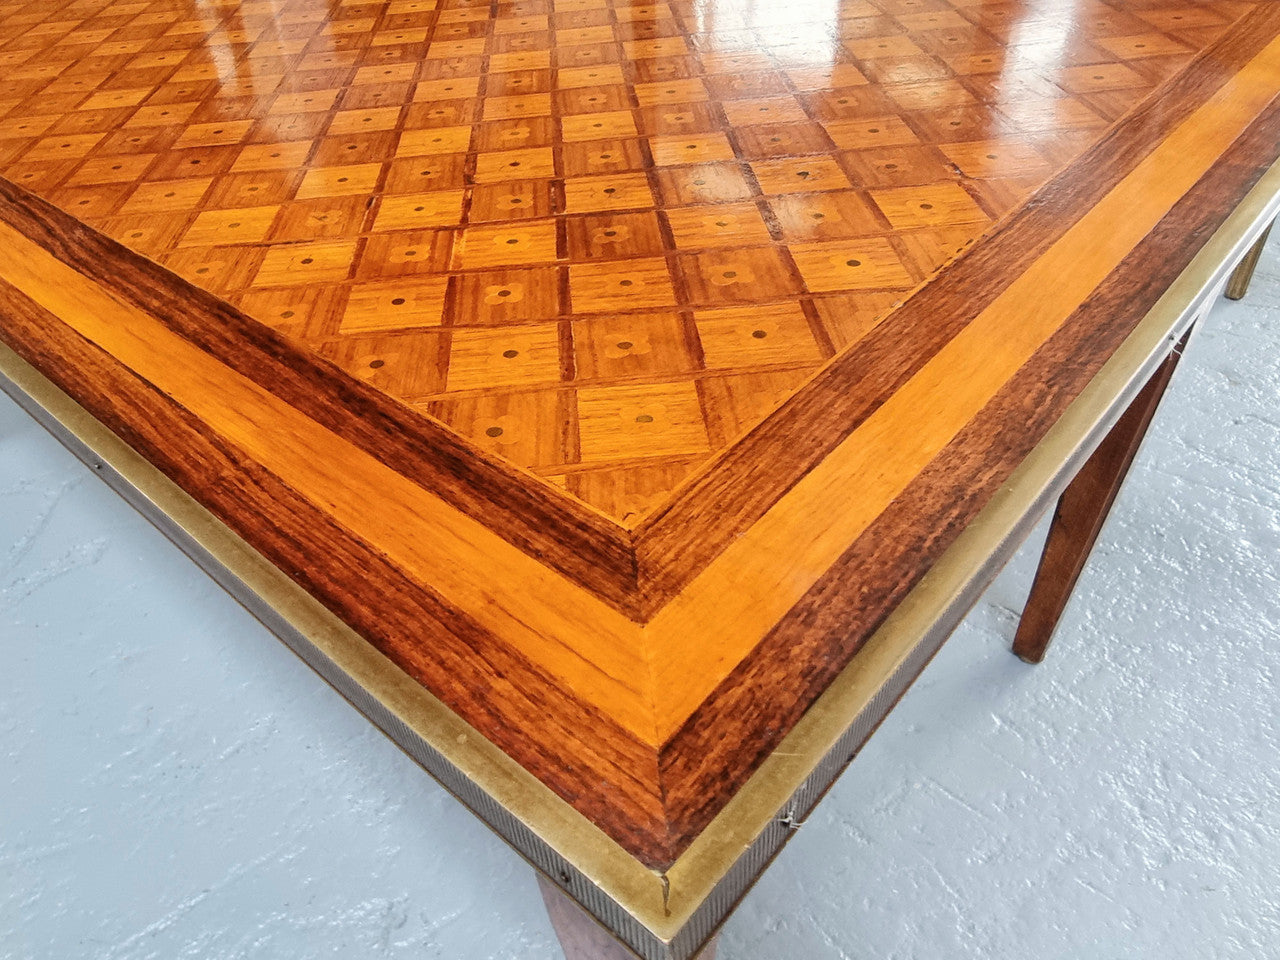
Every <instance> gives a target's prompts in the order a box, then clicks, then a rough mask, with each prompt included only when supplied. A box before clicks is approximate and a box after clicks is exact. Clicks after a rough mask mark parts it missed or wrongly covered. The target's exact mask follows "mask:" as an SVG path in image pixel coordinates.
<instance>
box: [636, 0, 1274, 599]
mask: <svg viewBox="0 0 1280 960" xmlns="http://www.w3.org/2000/svg"><path fill="white" fill-rule="evenodd" d="M1277 34H1280V5H1277V4H1265V5H1263V6H1260V7H1258V8H1255V9H1254V11H1253V12H1252V13H1250V14H1248V15H1246V16H1245V17H1243V18H1242V19H1240V20H1239V21H1237V22H1236V24H1235V25H1234V26H1233V27H1232V29H1231V30H1230V31H1229V32H1227V33H1226V34H1224V35H1223V36H1222V37H1220V38H1219V39H1218V41H1216V42H1215V43H1214V44H1212V45H1211V46H1209V47H1207V48H1206V49H1205V50H1204V51H1202V52H1201V53H1200V55H1199V56H1198V57H1196V58H1195V60H1193V61H1192V63H1191V64H1189V65H1188V66H1187V67H1186V68H1185V69H1184V70H1183V71H1182V72H1181V73H1179V74H1178V75H1177V76H1175V77H1174V78H1173V79H1171V80H1170V81H1169V82H1168V83H1167V84H1164V85H1163V86H1161V87H1158V88H1157V89H1156V90H1155V91H1153V92H1152V93H1151V94H1150V95H1149V96H1148V97H1147V99H1146V100H1144V101H1143V103H1142V104H1141V105H1139V106H1138V107H1137V108H1136V109H1135V110H1134V111H1133V112H1132V113H1131V114H1129V115H1128V116H1126V118H1125V119H1124V120H1123V121H1121V123H1120V124H1119V125H1118V126H1116V127H1113V128H1112V130H1111V131H1110V132H1109V133H1108V134H1107V135H1106V136H1105V137H1104V138H1103V139H1102V140H1101V141H1099V142H1098V143H1097V144H1095V145H1094V146H1093V147H1092V148H1090V149H1089V150H1087V151H1086V152H1085V153H1084V154H1082V155H1081V156H1080V157H1079V158H1078V159H1077V160H1076V161H1075V162H1073V163H1072V164H1070V165H1069V166H1068V167H1066V168H1065V169H1064V170H1063V171H1062V172H1061V173H1059V174H1058V175H1057V176H1056V177H1054V178H1053V180H1051V181H1050V183H1049V184H1048V185H1046V186H1045V187H1044V188H1043V189H1042V190H1040V191H1039V192H1038V193H1036V194H1035V195H1034V196H1033V197H1032V198H1031V200H1030V201H1028V203H1026V204H1025V205H1024V206H1022V207H1021V208H1019V209H1018V210H1017V211H1015V212H1014V213H1013V214H1011V215H1010V217H1009V218H1007V219H1006V220H1005V221H1003V222H1002V223H1000V224H999V225H998V226H997V227H996V228H995V230H994V232H992V233H990V234H988V235H987V236H986V237H985V238H984V239H982V240H981V241H979V242H977V243H975V244H974V245H973V246H972V247H971V248H970V249H969V250H968V251H967V252H966V253H965V254H964V255H962V256H961V257H959V258H958V259H957V260H955V261H953V262H952V263H951V264H950V265H948V266H947V267H945V268H943V270H942V271H941V272H940V273H939V274H938V276H937V277H936V278H935V279H934V280H933V281H931V282H930V283H929V284H928V285H927V286H925V287H924V288H923V289H921V290H920V291H919V292H918V293H916V294H915V295H914V296H912V297H911V298H910V299H908V300H907V301H906V302H905V303H904V304H903V305H902V306H901V307H899V308H898V309H897V310H896V311H894V312H893V313H891V314H890V315H889V316H888V317H887V318H886V319H885V321H884V322H882V323H881V324H880V325H879V326H878V327H877V328H876V329H875V330H873V331H872V332H871V333H870V334H869V335H868V336H867V337H866V338H864V339H863V340H862V341H861V342H859V343H858V344H856V345H855V346H854V347H853V348H851V349H850V350H849V351H847V352H845V353H844V354H842V355H841V356H839V357H837V358H836V359H835V360H833V361H832V362H831V363H829V364H828V365H827V366H826V367H825V368H823V370H822V371H821V372H820V373H819V374H818V375H817V376H816V377H815V379H813V380H812V381H810V382H809V383H807V384H806V385H804V386H803V387H801V388H800V390H799V391H797V392H796V393H795V394H793V395H792V396H791V397H789V398H788V399H787V401H786V402H785V403H784V404H783V405H782V406H781V407H779V409H778V410H776V411H775V412H774V413H773V414H772V415H770V416H769V417H768V418H767V419H765V420H764V421H763V422H762V423H760V424H759V425H758V426H757V427H756V428H755V429H754V430H753V431H751V432H750V433H749V434H748V435H747V436H746V437H744V438H743V439H742V440H740V441H738V443H736V444H735V445H734V446H732V447H730V448H729V449H727V450H725V451H723V452H722V453H721V454H720V455H719V457H718V458H717V459H715V460H714V461H712V462H711V464H710V465H709V466H708V467H707V468H706V469H704V470H703V471H701V472H700V473H699V474H698V475H697V476H696V478H695V479H694V480H692V481H691V482H690V484H689V485H688V486H686V487H684V488H683V489H682V490H681V491H680V492H679V493H678V494H677V495H676V496H675V497H674V498H673V499H672V500H671V501H669V502H668V503H667V504H666V505H665V506H663V507H662V508H661V509H660V510H658V511H657V512H655V513H654V514H652V515H650V516H649V517H648V518H646V520H645V521H644V522H643V523H642V524H640V525H639V526H638V527H637V528H636V536H637V555H638V561H639V565H640V583H641V589H642V590H643V591H644V598H643V609H644V610H645V612H646V613H648V614H652V613H653V612H654V611H655V610H656V609H658V608H660V607H661V605H662V604H664V603H665V602H666V601H668V600H669V599H670V598H671V597H672V596H674V595H675V594H676V593H677V592H678V591H679V590H680V589H681V587H683V586H684V585H685V584H686V583H688V582H689V581H690V580H691V579H692V578H693V577H694V576H696V575H697V573H698V572H699V571H701V570H702V569H703V568H704V567H705V566H706V565H707V564H708V563H709V562H710V561H711V560H713V559H714V558H715V556H716V555H717V554H718V553H720V551H721V550H723V549H724V548H725V547H726V546H727V545H728V544H729V543H731V542H732V541H733V539H734V538H735V537H737V536H738V535H739V534H740V533H741V532H742V531H743V530H745V529H747V528H748V527H750V526H751V525H752V524H753V523H754V522H755V521H756V520H758V519H759V518H760V517H761V516H763V514H764V513H765V512H766V511H767V510H768V509H769V508H770V507H771V506H773V504H774V503H776V502H777V501H778V500H779V499H780V498H781V497H782V496H783V495H784V494H785V493H786V492H787V490H789V489H790V488H791V486H792V485H794V484H795V483H796V482H797V481H798V480H799V479H800V478H801V477H802V476H804V475H805V474H806V473H807V472H808V471H809V470H811V469H812V468H813V466H814V465H815V464H817V463H818V462H819V461H821V460H822V459H823V458H824V457H825V456H826V455H827V454H828V453H829V452H830V451H831V450H832V449H834V448H835V447H836V446H837V445H838V444H839V443H840V442H841V441H842V440H843V439H844V438H845V437H847V436H848V435H849V434H850V433H852V432H853V431H854V430H855V429H856V428H857V427H858V426H859V425H860V424H861V423H862V422H863V421H864V420H865V419H866V418H867V417H868V416H870V415H871V414H872V413H873V412H874V411H875V410H876V409H877V408H878V407H879V406H880V404H882V403H883V402H884V401H885V400H886V399H887V398H889V397H890V396H892V395H893V393H894V392H895V391H896V390H897V389H898V388H899V387H900V386H901V385H902V384H903V383H905V382H906V381H907V380H908V379H909V378H910V377H911V376H912V375H913V374H914V373H915V372H916V371H917V370H919V369H920V368H921V367H922V366H923V365H924V364H925V363H926V362H928V360H929V359H930V358H931V357H933V356H934V354H936V353H937V352H938V351H939V350H940V349H942V347H943V346H945V345H946V343H948V342H949V341H950V340H951V339H952V338H953V337H954V336H955V335H956V334H958V333H959V332H960V331H961V330H963V329H964V328H965V326H967V325H968V323H969V322H970V321H971V320H972V319H973V318H974V317H975V316H977V314H978V313H980V312H981V311H982V310H983V309H984V308H985V307H986V306H987V305H988V304H989V303H990V302H991V301H992V300H994V299H995V298H996V297H997V296H998V295H999V294H1000V293H1001V292H1002V291H1003V289H1004V288H1005V287H1006V286H1008V284H1009V283H1010V282H1012V280H1013V279H1015V278H1016V277H1017V276H1018V275H1019V274H1020V273H1021V272H1022V271H1023V270H1024V269H1025V268H1026V267H1027V266H1028V265H1030V264H1031V263H1032V262H1033V261H1034V260H1035V259H1036V258H1037V257H1038V256H1039V255H1040V254H1041V253H1043V252H1044V250H1046V249H1047V248H1048V247H1049V246H1050V245H1051V244H1052V243H1053V242H1054V241H1055V240H1056V239H1057V238H1058V237H1059V236H1061V235H1062V234H1063V233H1064V232H1065V231H1066V230H1067V229H1068V228H1069V227H1070V226H1071V225H1072V224H1074V223H1075V222H1076V221H1077V220H1079V219H1080V217H1082V216H1083V215H1084V214H1085V213H1087V212H1088V210H1089V209H1091V208H1092V207H1093V206H1094V204H1096V203H1097V202H1098V200H1099V199H1100V198H1101V197H1102V196H1104V195H1105V194H1106V193H1107V192H1108V191H1110V190H1111V189H1112V188H1113V187H1114V186H1115V184H1117V183H1118V182H1119V181H1120V180H1121V179H1123V177H1124V176H1125V175H1126V174H1128V173H1129V172H1130V171H1132V170H1133V169H1134V168H1135V167H1136V166H1137V165H1138V164H1139V163H1140V162H1141V161H1142V160H1143V158H1144V157H1146V156H1147V155H1148V154H1149V153H1150V152H1151V151H1152V150H1153V149H1154V148H1155V147H1157V146H1158V145H1159V143H1160V141H1161V139H1162V138H1163V137H1164V136H1165V135H1166V134H1168V133H1169V132H1170V131H1171V130H1173V129H1175V128H1176V127H1177V126H1178V125H1179V124H1180V123H1182V122H1183V121H1184V120H1186V118H1187V117H1188V116H1190V115H1191V113H1192V112H1193V111H1194V110H1195V109H1196V108H1197V107H1198V106H1199V105H1200V104H1202V103H1203V102H1204V101H1205V99H1206V98H1207V97H1208V96H1209V95H1211V94H1212V93H1213V92H1214V91H1216V90H1217V89H1218V88H1219V87H1221V86H1222V84H1223V83H1224V82H1226V81H1227V80H1228V79H1229V78H1230V77H1231V75H1232V74H1233V73H1234V72H1236V71H1237V70H1238V69H1239V68H1240V67H1241V66H1243V65H1244V64H1245V63H1247V62H1248V61H1249V60H1250V59H1252V58H1253V57H1254V56H1255V55H1256V54H1257V53H1258V52H1259V51H1260V50H1261V49H1262V48H1263V47H1265V46H1266V44H1267V43H1268V42H1270V41H1271V40H1272V39H1273V38H1274V37H1275V36H1276V35H1277Z"/></svg>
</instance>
